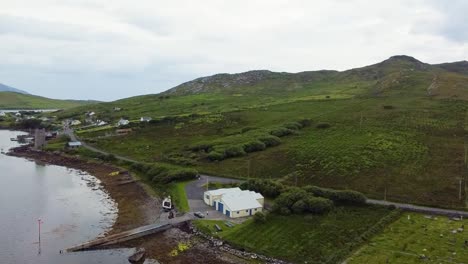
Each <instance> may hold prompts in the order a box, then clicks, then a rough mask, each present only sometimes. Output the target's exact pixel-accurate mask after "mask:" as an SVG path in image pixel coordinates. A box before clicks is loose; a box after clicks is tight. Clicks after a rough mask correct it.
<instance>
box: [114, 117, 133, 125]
mask: <svg viewBox="0 0 468 264" xmlns="http://www.w3.org/2000/svg"><path fill="white" fill-rule="evenodd" d="M128 124H130V121H128V120H127V119H123V118H121V119H120V120H119V122H117V126H126V125H128Z"/></svg>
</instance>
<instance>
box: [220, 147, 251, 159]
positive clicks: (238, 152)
mask: <svg viewBox="0 0 468 264" xmlns="http://www.w3.org/2000/svg"><path fill="white" fill-rule="evenodd" d="M245 154H246V153H245V151H244V148H243V147H241V146H231V147H228V148H227V149H226V150H225V151H224V155H225V156H226V157H227V158H230V157H240V156H244V155H245Z"/></svg>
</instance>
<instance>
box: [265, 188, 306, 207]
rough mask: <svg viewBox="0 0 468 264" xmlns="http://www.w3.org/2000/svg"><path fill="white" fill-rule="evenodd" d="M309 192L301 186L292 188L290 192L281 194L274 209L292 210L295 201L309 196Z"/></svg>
mask: <svg viewBox="0 0 468 264" xmlns="http://www.w3.org/2000/svg"><path fill="white" fill-rule="evenodd" d="M308 195H309V194H308V193H307V192H306V191H304V190H302V189H300V188H291V189H290V190H289V191H288V192H285V193H282V194H280V196H279V197H278V198H277V199H276V201H275V204H274V206H273V210H274V211H278V210H281V208H287V209H289V210H292V207H293V205H294V203H296V202H297V201H299V200H302V199H304V198H306V197H308Z"/></svg>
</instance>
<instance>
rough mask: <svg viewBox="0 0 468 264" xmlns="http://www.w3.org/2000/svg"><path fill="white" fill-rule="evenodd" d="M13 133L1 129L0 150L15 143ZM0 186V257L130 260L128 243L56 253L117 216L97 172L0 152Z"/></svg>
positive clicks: (51, 261)
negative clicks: (94, 249) (96, 176)
mask: <svg viewBox="0 0 468 264" xmlns="http://www.w3.org/2000/svg"><path fill="white" fill-rule="evenodd" d="M17 134H19V133H18V132H11V131H2V130H0V150H2V151H7V150H8V149H9V148H11V147H13V146H15V145H16V144H17V143H16V142H11V141H10V138H11V137H16V135H17ZM0 189H1V190H0V263H2V264H3V263H5V264H10V263H12V264H13V263H28V264H29V263H34V264H36V263H37V264H39V263H44V264H59V263H60V264H62V263H70V264H75V263H83V264H84V263H86V264H88V263H91V264H92V263H117V264H118V263H128V261H127V256H128V255H129V254H130V252H132V251H133V250H131V249H122V250H105V251H93V252H81V253H73V254H59V251H60V250H61V249H65V248H67V247H69V246H72V245H75V244H79V243H82V242H86V241H87V240H90V239H93V238H96V237H97V236H99V235H100V234H102V233H103V232H105V231H106V230H108V229H109V228H110V227H111V226H112V223H113V222H114V220H115V217H116V213H117V209H116V206H115V203H114V202H113V200H112V199H111V198H110V197H109V196H108V195H107V194H106V193H105V192H104V191H102V190H101V189H100V187H99V181H98V180H97V179H96V178H95V177H93V176H91V175H88V174H86V173H83V172H80V171H77V170H72V169H67V168H65V167H59V166H44V165H42V164H37V163H35V162H32V161H28V160H26V159H22V158H16V157H9V156H6V155H4V154H0ZM38 219H41V220H42V221H43V223H42V225H41V229H42V230H41V243H40V250H41V253H40V254H39V243H38V240H39V238H38V234H39V232H38Z"/></svg>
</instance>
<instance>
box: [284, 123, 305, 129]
mask: <svg viewBox="0 0 468 264" xmlns="http://www.w3.org/2000/svg"><path fill="white" fill-rule="evenodd" d="M283 126H284V127H285V128H287V129H291V130H299V129H301V128H302V125H301V124H300V123H298V122H291V123H287V124H284V125H283Z"/></svg>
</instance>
